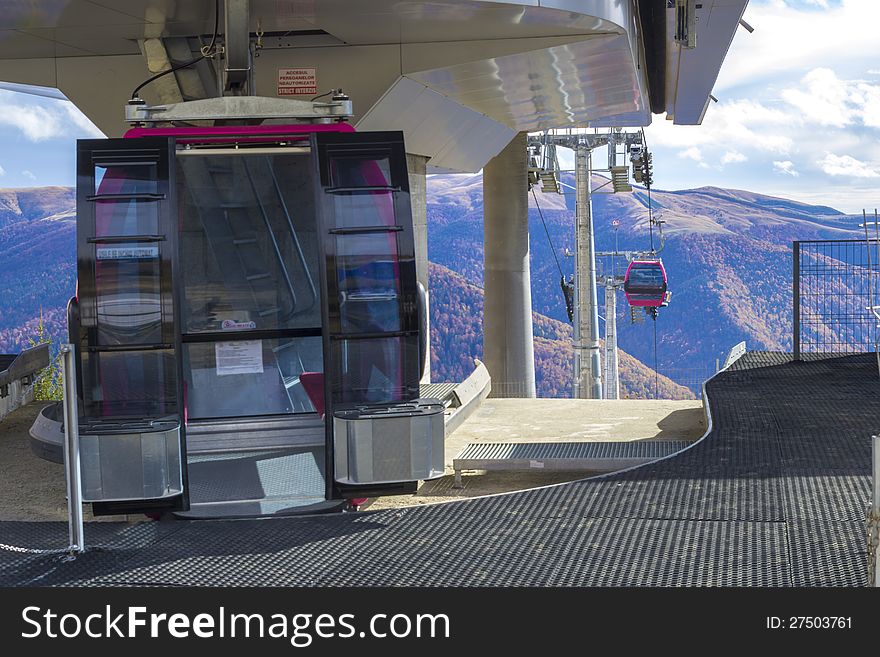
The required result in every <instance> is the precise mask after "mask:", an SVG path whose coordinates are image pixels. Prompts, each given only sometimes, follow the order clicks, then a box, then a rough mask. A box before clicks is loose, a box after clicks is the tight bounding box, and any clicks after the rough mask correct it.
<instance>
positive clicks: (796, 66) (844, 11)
mask: <svg viewBox="0 0 880 657" xmlns="http://www.w3.org/2000/svg"><path fill="white" fill-rule="evenodd" d="M812 4H813V5H815V6H822V5H819V4H818V3H817V2H813V3H812ZM826 4H828V7H827V8H823V10H822V11H821V12H818V11H817V10H816V8H815V6H814V7H810V6H803V5H802V6H800V7H798V6H793V4H791V3H789V4H787V3H785V2H781V1H778V0H772V1H771V2H766V3H757V2H750V3H749V4H748V6H747V7H746V11H745V15H744V16H743V18H744V19H745V20H746V21H748V23H749V24H751V25H753V26H754V28H755V31H754V32H753V33H751V34H750V33H748V32H746V30H743V29H739V30H737V31H736V33H735V36H734V39H733V43H732V44H731V47H730V50H729V52H728V56H727V58H726V60H725V62H724V65H723V66H722V67H721V73H720V75H719V76H718V81H717V82H716V84H715V92H714V93H715V95H716V96H718V97H719V98H723V93H724V91H725V90H726V89H730V88H733V87H737V86H740V85H762V84H764V83H767V82H770V81H773V80H778V79H779V78H780V77H781V76H791V72H792V71H809V70H811V69H813V68H818V67H822V66H829V65H833V66H834V68H835V69H836V70H849V71H855V68H856V67H858V70H859V71H861V72H862V73H861V74H864V73H863V72H864V70H865V68H866V66H865V63H866V61H867V62H870V64H871V65H873V66H875V67H876V63H875V61H872V59H874V60H876V53H877V52H878V48H877V43H878V41H877V27H876V26H877V24H878V23H880V2H877V0H843V2H841V3H834V4H832V3H826ZM870 53H875V56H874V57H873V58H872V57H871V55H870Z"/></svg>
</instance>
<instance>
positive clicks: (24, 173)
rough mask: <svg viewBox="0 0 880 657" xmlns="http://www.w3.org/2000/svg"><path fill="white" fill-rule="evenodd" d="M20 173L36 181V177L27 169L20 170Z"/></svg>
mask: <svg viewBox="0 0 880 657" xmlns="http://www.w3.org/2000/svg"><path fill="white" fill-rule="evenodd" d="M21 175H23V176H24V177H25V178H27V179H28V180H31V181H33V182H36V181H37V177H36V176H35V175H34V174H33V173H32V172H30V171H28V170H27V169H25V170H24V171H22V172H21Z"/></svg>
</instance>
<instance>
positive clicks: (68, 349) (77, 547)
mask: <svg viewBox="0 0 880 657" xmlns="http://www.w3.org/2000/svg"><path fill="white" fill-rule="evenodd" d="M61 354H62V358H61V371H62V377H63V379H64V401H63V405H64V471H65V479H66V482H67V519H68V525H69V535H70V546H69V548H68V549H69V551H70V553H71V554H73V553H76V552H84V551H85V549H86V543H85V535H84V529H83V511H82V504H83V503H82V480H81V478H80V462H79V410H78V409H77V403H76V365H75V363H74V350H73V345H72V344H64V345H61Z"/></svg>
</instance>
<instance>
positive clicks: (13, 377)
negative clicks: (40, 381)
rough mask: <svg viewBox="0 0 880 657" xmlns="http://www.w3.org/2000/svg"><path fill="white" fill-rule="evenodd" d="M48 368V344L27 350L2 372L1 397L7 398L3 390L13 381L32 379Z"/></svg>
mask: <svg viewBox="0 0 880 657" xmlns="http://www.w3.org/2000/svg"><path fill="white" fill-rule="evenodd" d="M48 366H49V345H48V344H39V345H37V346H36V347H31V348H30V349H25V350H24V351H22V352H21V353H20V354H18V355H17V356H15V357H14V358H13V359H12V361H11V362H10V363H9V365H8V366H7V367H6V369H4V370H2V371H0V396H4V397H5V396H6V395H4V394H3V392H2V388H4V387H6V386H8V385H9V384H10V383H12V382H13V381H20V380H21V379H28V378H32V377H33V375H34V374H36V373H37V372H39V371H40V370H41V369H43V368H44V367H48ZM28 383H29V381H28Z"/></svg>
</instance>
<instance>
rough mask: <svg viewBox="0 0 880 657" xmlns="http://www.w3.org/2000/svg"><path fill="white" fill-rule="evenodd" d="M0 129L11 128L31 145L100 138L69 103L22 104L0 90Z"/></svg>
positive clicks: (21, 99) (23, 102)
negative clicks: (74, 138)
mask: <svg viewBox="0 0 880 657" xmlns="http://www.w3.org/2000/svg"><path fill="white" fill-rule="evenodd" d="M31 100H33V99H31ZM0 126H7V127H10V128H14V129H16V130H18V131H19V132H21V133H22V135H24V137H25V138H26V139H27V140H28V141H32V142H41V141H46V140H48V139H55V138H58V137H80V136H82V137H101V136H103V135H102V133H101V131H100V130H98V129H97V128H96V127H95V126H94V124H92V122H91V121H89V119H88V118H86V117H85V116H84V115H83V114H82V112H80V111H79V110H78V109H77V108H76V106H75V105H73V104H72V103H71V102H69V101H64V100H43V99H39V100H34V101H33V102H25V101H24V99H23V97H22V96H21V95H19V94H16V93H14V92H11V91H3V90H0Z"/></svg>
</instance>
